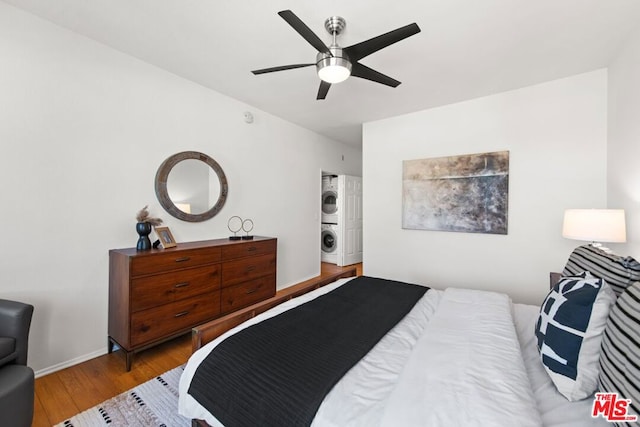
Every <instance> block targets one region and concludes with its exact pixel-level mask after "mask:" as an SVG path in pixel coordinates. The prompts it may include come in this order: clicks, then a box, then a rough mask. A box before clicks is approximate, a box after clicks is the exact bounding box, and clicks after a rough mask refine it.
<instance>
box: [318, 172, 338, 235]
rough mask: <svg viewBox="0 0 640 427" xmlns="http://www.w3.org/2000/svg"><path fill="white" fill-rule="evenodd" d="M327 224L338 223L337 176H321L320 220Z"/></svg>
mask: <svg viewBox="0 0 640 427" xmlns="http://www.w3.org/2000/svg"><path fill="white" fill-rule="evenodd" d="M321 222H323V223H327V224H337V223H338V176H337V175H325V176H323V177H322V220H321Z"/></svg>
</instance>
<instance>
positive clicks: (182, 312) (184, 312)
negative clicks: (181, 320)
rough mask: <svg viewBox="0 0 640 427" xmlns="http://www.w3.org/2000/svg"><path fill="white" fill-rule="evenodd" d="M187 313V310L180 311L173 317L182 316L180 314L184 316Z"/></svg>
mask: <svg viewBox="0 0 640 427" xmlns="http://www.w3.org/2000/svg"><path fill="white" fill-rule="evenodd" d="M187 314H189V312H188V311H181V312H180V313H178V314H176V315H175V316H173V317H182V316H186V315H187Z"/></svg>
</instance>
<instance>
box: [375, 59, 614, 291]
mask: <svg viewBox="0 0 640 427" xmlns="http://www.w3.org/2000/svg"><path fill="white" fill-rule="evenodd" d="M606 85H607V73H606V71H605V70H599V71H594V72H591V73H586V74H582V75H578V76H574V77H570V78H566V79H561V80H556V81H552V82H549V83H545V84H540V85H536V86H531V87H527V88H524V89H520V90H515V91H511V92H506V93H501V94H497V95H494V96H489V97H485V98H479V99H474V100H470V101H466V102H462V103H458V104H452V105H448V106H444V107H441V108H434V109H430V110H425V111H419V112H416V113H412V114H407V115H404V116H400V117H395V118H391V119H387V120H381V121H377V122H372V123H366V124H365V125H364V129H363V131H364V139H363V181H364V212H365V217H364V272H365V274H368V275H373V276H379V277H387V278H393V279H399V280H405V281H409V282H414V283H423V284H427V285H430V286H433V287H439V288H442V287H446V286H454V287H468V288H476V289H488V290H496V291H502V292H506V293H508V294H510V295H511V297H512V298H513V299H514V300H515V301H517V302H527V303H534V304H539V302H540V301H541V300H542V299H543V298H544V296H545V295H546V293H547V292H548V283H549V282H548V272H549V271H557V270H558V269H561V268H562V267H563V265H564V262H565V261H566V258H567V257H568V255H569V253H570V251H571V250H572V249H573V248H574V247H575V246H577V245H578V244H579V243H578V242H576V241H570V240H566V239H563V238H562V237H561V227H562V216H563V212H564V209H566V208H574V207H605V205H606V161H605V158H606V149H607V148H606V137H607V135H606V132H607V123H606V115H607V89H606ZM425 96H426V95H425ZM501 150H509V152H510V176H509V231H508V235H506V236H505V235H488V234H467V233H451V232H438V231H423V230H418V231H416V230H403V229H402V228H401V213H402V161H403V160H410V159H421V158H429V157H441V156H451V155H460V154H470V153H482V152H490V151H501Z"/></svg>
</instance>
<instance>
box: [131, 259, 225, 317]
mask: <svg viewBox="0 0 640 427" xmlns="http://www.w3.org/2000/svg"><path fill="white" fill-rule="evenodd" d="M218 289H220V265H219V264H214V265H208V266H206V267H198V268H190V269H187V270H179V271H172V272H169V273H165V274H158V275H154V276H144V277H140V278H137V279H133V280H131V300H130V301H131V311H139V310H144V309H147V308H151V307H156V306H158V305H163V304H167V303H170V302H174V301H178V300H181V299H184V298H189V297H192V296H195V295H199V294H202V293H205V292H211V291H217V290H218Z"/></svg>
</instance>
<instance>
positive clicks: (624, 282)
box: [562, 245, 640, 296]
mask: <svg viewBox="0 0 640 427" xmlns="http://www.w3.org/2000/svg"><path fill="white" fill-rule="evenodd" d="M583 271H589V272H590V273H591V274H592V275H594V276H595V277H599V278H601V279H604V281H605V282H607V284H608V285H609V286H611V289H613V292H615V294H616V296H620V294H621V293H622V292H624V290H625V289H626V288H627V287H628V286H629V285H631V284H632V283H633V282H637V281H639V280H640V263H639V262H638V261H636V260H635V259H633V258H631V257H621V256H620V255H615V254H612V253H607V252H605V251H603V250H602V249H599V248H596V247H594V246H592V245H584V246H578V247H577V248H575V249H574V251H573V252H572V253H571V255H569V260H568V261H567V265H565V267H564V270H563V271H562V275H563V276H575V275H577V274H579V273H581V272H583Z"/></svg>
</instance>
